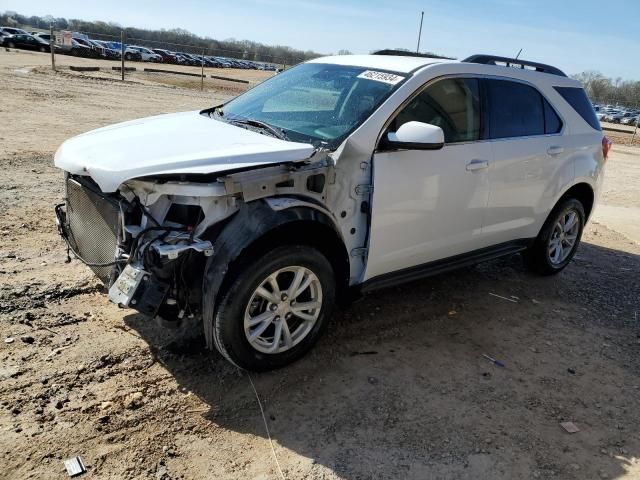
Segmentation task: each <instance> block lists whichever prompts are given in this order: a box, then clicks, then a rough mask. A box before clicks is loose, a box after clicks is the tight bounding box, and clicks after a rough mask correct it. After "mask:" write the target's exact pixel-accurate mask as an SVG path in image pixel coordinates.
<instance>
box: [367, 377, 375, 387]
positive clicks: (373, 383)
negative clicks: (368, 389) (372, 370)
mask: <svg viewBox="0 0 640 480" xmlns="http://www.w3.org/2000/svg"><path fill="white" fill-rule="evenodd" d="M367 380H368V381H369V383H370V384H371V385H377V384H378V379H377V378H376V377H369V378H368V379H367Z"/></svg>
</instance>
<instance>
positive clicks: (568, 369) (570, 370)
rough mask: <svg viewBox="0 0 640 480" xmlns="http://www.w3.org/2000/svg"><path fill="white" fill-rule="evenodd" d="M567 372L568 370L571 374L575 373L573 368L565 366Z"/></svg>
mask: <svg viewBox="0 0 640 480" xmlns="http://www.w3.org/2000/svg"><path fill="white" fill-rule="evenodd" d="M567 372H569V373H570V374H571V375H575V374H576V370H575V369H574V368H567Z"/></svg>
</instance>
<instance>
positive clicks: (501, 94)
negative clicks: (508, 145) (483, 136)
mask: <svg viewBox="0 0 640 480" xmlns="http://www.w3.org/2000/svg"><path fill="white" fill-rule="evenodd" d="M487 88H488V94H489V106H488V109H489V135H490V137H491V138H509V137H528V136H531V135H543V134H544V132H545V126H544V107H543V103H542V100H543V99H542V95H540V93H539V92H538V91H537V90H536V89H535V88H533V87H530V86H528V85H524V84H522V83H517V82H511V81H508V80H488V81H487Z"/></svg>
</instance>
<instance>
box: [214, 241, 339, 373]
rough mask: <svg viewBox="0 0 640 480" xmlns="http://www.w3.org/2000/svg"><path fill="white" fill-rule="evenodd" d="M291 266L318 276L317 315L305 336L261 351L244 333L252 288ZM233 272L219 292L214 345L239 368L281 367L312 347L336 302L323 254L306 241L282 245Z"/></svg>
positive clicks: (259, 369)
mask: <svg viewBox="0 0 640 480" xmlns="http://www.w3.org/2000/svg"><path fill="white" fill-rule="evenodd" d="M292 266H299V267H304V268H306V269H308V270H310V271H311V272H313V273H314V274H315V276H316V277H317V279H318V280H319V282H320V285H321V287H322V290H321V292H322V305H321V307H320V313H319V316H318V318H317V319H316V320H315V323H314V324H313V327H312V328H311V329H310V330H309V332H308V333H307V334H306V336H304V337H302V338H301V340H300V341H299V343H297V344H295V345H293V346H292V347H291V348H290V349H288V350H286V351H283V352H281V353H273V354H270V353H264V352H261V351H259V350H258V349H256V348H254V347H253V346H252V345H251V344H250V343H249V340H248V339H247V335H246V334H245V329H244V315H245V311H246V310H247V309H248V308H251V307H250V305H249V302H250V301H251V299H252V297H253V294H254V292H255V290H256V289H257V288H258V287H259V286H260V285H261V284H262V283H263V282H264V281H265V279H266V278H267V277H268V276H269V275H271V274H272V273H274V272H277V271H278V270H280V269H283V268H287V267H292ZM232 274H233V275H234V278H233V281H232V282H231V283H230V284H229V285H228V287H227V288H225V289H224V290H223V291H222V292H221V295H220V296H219V301H218V305H217V309H216V312H215V314H214V319H213V332H214V334H213V337H214V343H215V346H216V348H217V349H218V351H219V352H220V353H221V354H222V355H223V356H224V357H225V358H226V359H227V360H229V361H230V362H231V363H233V364H234V365H236V366H238V367H240V368H244V369H246V370H252V371H256V372H261V371H267V370H273V369H276V368H281V367H284V366H285V365H288V364H289V363H291V362H293V361H295V360H297V359H299V358H300V357H302V356H303V355H304V354H305V353H307V352H308V351H309V350H310V349H311V348H312V347H313V345H314V344H315V343H316V341H317V340H318V338H319V337H320V336H321V335H322V333H323V331H324V330H325V328H326V324H327V322H328V317H329V315H330V313H331V309H332V308H333V305H334V303H335V276H334V271H333V268H332V266H331V263H329V261H328V260H327V259H326V257H325V256H324V255H322V254H321V253H320V252H319V251H318V250H316V249H314V248H312V247H308V246H305V245H289V246H282V247H278V248H276V249H274V250H271V251H270V252H267V253H266V254H264V255H262V256H260V257H259V258H251V259H244V261H243V264H242V265H241V266H239V267H237V268H236V269H235V271H233V272H232ZM206 294H207V292H204V295H206ZM285 303H286V302H285ZM295 320H296V319H295V318H294V319H293V321H295ZM274 325H275V324H274Z"/></svg>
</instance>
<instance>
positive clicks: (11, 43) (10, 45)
mask: <svg viewBox="0 0 640 480" xmlns="http://www.w3.org/2000/svg"><path fill="white" fill-rule="evenodd" d="M7 47H9V48H16V44H15V43H13V42H9V43H7Z"/></svg>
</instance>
